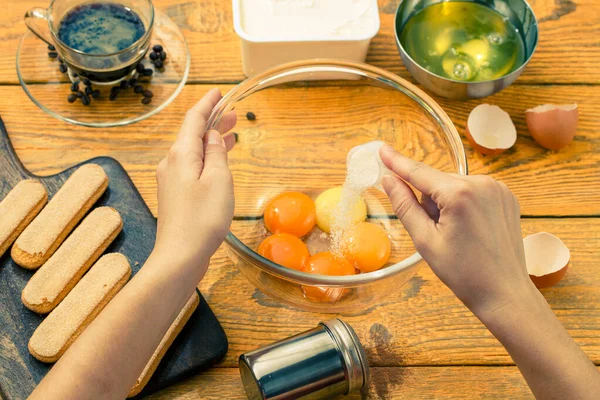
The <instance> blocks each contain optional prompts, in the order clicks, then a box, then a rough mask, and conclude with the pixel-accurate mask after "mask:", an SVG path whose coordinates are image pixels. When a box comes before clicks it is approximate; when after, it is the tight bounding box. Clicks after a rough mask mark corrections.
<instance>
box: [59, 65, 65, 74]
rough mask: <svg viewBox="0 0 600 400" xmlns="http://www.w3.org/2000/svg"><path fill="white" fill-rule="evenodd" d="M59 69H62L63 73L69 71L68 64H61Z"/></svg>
mask: <svg viewBox="0 0 600 400" xmlns="http://www.w3.org/2000/svg"><path fill="white" fill-rule="evenodd" d="M58 69H59V70H60V72H62V73H63V74H64V73H66V72H67V66H66V65H65V64H60V65H59V66H58Z"/></svg>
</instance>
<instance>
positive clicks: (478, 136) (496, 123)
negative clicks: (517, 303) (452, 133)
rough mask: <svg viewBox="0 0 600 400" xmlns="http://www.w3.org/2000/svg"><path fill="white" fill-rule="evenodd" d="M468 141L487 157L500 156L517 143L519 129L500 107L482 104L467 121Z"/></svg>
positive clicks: (472, 112)
mask: <svg viewBox="0 0 600 400" xmlns="http://www.w3.org/2000/svg"><path fill="white" fill-rule="evenodd" d="M466 134H467V140H468V141H469V143H470V144H471V146H473V148H474V149H475V150H477V151H478V152H480V153H481V154H485V155H496V154H500V153H502V152H503V151H506V150H507V149H510V148H511V147H512V146H513V145H514V144H515V142H516V141H517V129H516V128H515V124H513V122H512V119H511V118H510V115H508V113H507V112H506V111H504V110H502V109H501V108H500V107H498V106H492V105H489V104H480V105H478V106H477V107H475V108H474V109H473V111H471V113H470V114H469V118H468V119H467V129H466Z"/></svg>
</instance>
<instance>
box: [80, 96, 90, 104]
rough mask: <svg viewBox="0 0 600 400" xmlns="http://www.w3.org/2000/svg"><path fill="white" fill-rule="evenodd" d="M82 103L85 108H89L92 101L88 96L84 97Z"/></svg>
mask: <svg viewBox="0 0 600 400" xmlns="http://www.w3.org/2000/svg"><path fill="white" fill-rule="evenodd" d="M81 102H82V103H83V105H84V106H89V105H90V103H91V102H92V101H91V100H90V98H89V97H88V96H86V95H83V97H82V98H81Z"/></svg>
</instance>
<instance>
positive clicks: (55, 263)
mask: <svg viewBox="0 0 600 400" xmlns="http://www.w3.org/2000/svg"><path fill="white" fill-rule="evenodd" d="M122 228H123V220H122V219H121V216H120V215H119V213H118V212H117V211H116V210H115V209H114V208H110V207H99V208H96V209H95V210H94V211H92V212H91V213H90V215H88V216H87V217H86V218H85V219H84V220H83V222H82V223H81V224H80V225H79V226H78V227H77V229H75V231H74V232H73V233H72V234H71V235H70V236H69V237H68V238H67V240H65V242H64V243H63V244H62V246H60V247H59V248H58V250H57V251H56V253H54V254H53V255H52V257H50V259H49V260H48V261H47V262H46V263H45V264H44V265H42V267H41V268H40V269H39V270H37V271H36V273H35V274H33V276H32V277H31V279H30V280H29V282H27V285H25V288H24V289H23V293H21V300H22V301H23V304H25V307H27V308H29V309H30V310H31V311H35V312H37V313H40V314H46V313H49V312H50V311H52V309H54V307H56V306H57V305H58V303H60V302H61V301H62V299H64V298H65V296H66V295H67V294H68V293H69V292H70V291H71V289H73V287H74V286H75V285H76V284H77V282H78V281H79V279H81V277H82V276H83V274H85V272H86V271H87V270H88V269H89V268H90V266H91V265H92V264H93V263H94V262H95V261H96V260H97V259H98V257H100V255H101V254H102V253H103V252H104V250H106V248H107V247H108V246H109V245H110V244H111V243H112V241H113V240H114V239H115V238H116V237H117V235H118V234H119V232H121V229H122Z"/></svg>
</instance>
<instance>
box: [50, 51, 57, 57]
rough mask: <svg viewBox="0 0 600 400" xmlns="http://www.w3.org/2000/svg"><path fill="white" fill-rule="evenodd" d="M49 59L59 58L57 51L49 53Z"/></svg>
mask: <svg viewBox="0 0 600 400" xmlns="http://www.w3.org/2000/svg"><path fill="white" fill-rule="evenodd" d="M48 57H50V58H57V57H58V53H57V52H55V51H50V52H48Z"/></svg>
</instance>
